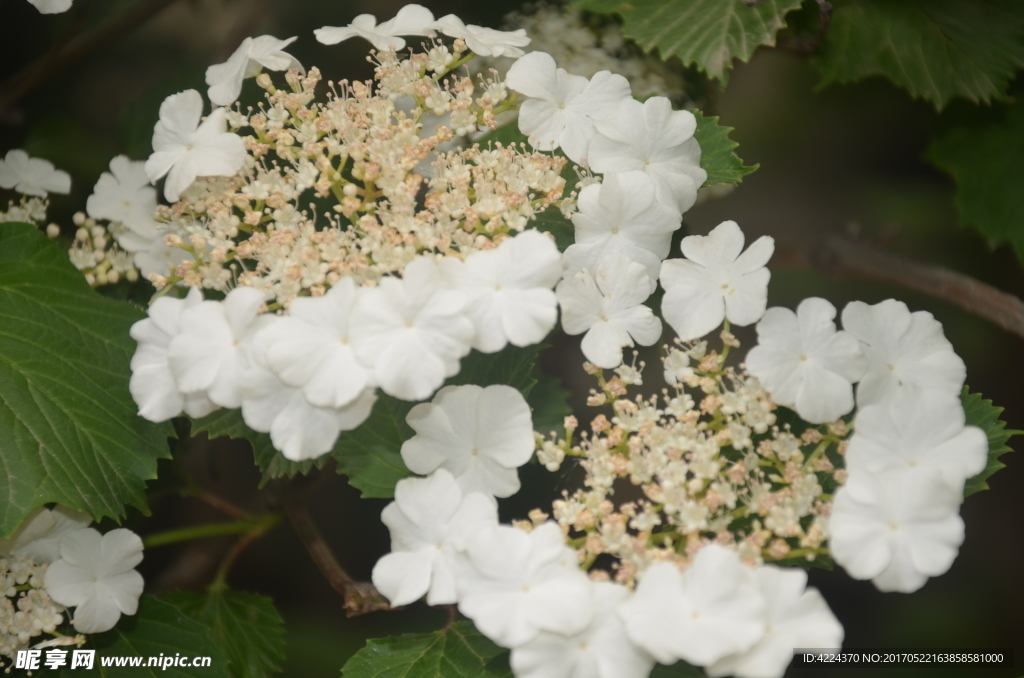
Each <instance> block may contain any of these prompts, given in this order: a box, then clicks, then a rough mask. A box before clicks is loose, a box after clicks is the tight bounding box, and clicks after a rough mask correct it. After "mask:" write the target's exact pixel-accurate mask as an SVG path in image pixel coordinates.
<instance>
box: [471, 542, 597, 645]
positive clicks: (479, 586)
mask: <svg viewBox="0 0 1024 678" xmlns="http://www.w3.org/2000/svg"><path fill="white" fill-rule="evenodd" d="M466 565H467V567H465V568H463V571H461V572H460V573H459V576H458V578H457V579H456V582H455V585H456V587H457V589H458V596H459V611H460V612H462V614H464V615H466V616H467V617H469V618H470V619H472V620H473V623H474V624H475V625H476V627H477V628H478V629H480V632H481V633H483V634H484V635H485V636H487V637H488V638H490V639H491V640H492V641H494V642H495V643H497V644H498V645H501V646H502V647H508V648H516V647H520V646H521V645H524V644H525V643H528V642H530V641H531V640H533V639H534V638H536V637H537V634H539V633H540V632H541V631H550V632H552V633H561V634H565V635H574V634H576V633H579V632H581V631H583V629H585V628H586V627H587V626H589V625H590V622H591V621H592V619H593V616H594V609H593V608H594V603H593V600H592V595H593V594H592V591H591V587H592V586H593V584H592V583H591V581H590V579H589V578H588V577H587V575H585V574H583V572H581V571H580V570H579V568H578V567H577V560H576V552H575V551H573V550H572V549H571V548H569V547H568V546H566V545H565V541H564V540H563V537H562V530H561V528H559V527H558V525H557V524H556V523H551V522H548V523H544V524H543V525H541V526H539V527H537V528H536V529H534V530H533V531H532V532H530V533H526V532H523V531H521V530H517V529H516V528H514V527H509V526H507V525H499V526H497V527H493V528H490V529H488V530H484V531H483V532H481V533H480V534H478V535H477V536H476V537H474V538H473V539H472V540H470V542H469V544H468V546H467V549H466Z"/></svg>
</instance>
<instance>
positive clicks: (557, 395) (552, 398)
mask: <svg viewBox="0 0 1024 678" xmlns="http://www.w3.org/2000/svg"><path fill="white" fill-rule="evenodd" d="M570 395H571V394H570V393H569V391H568V390H566V389H564V388H562V382H560V381H559V380H558V379H557V378H555V377H549V376H547V375H540V377H539V378H538V379H537V383H536V384H534V386H533V388H532V389H530V395H529V396H528V397H527V398H526V401H527V402H528V403H529V404H530V407H532V408H533V430H534V431H537V432H538V433H543V434H545V435H546V434H548V433H551V432H552V431H554V432H556V433H558V434H559V435H561V434H562V433H563V432H564V431H565V427H564V426H562V421H563V420H564V419H565V418H566V417H567V416H569V415H570V414H572V408H571V407H569V396H570Z"/></svg>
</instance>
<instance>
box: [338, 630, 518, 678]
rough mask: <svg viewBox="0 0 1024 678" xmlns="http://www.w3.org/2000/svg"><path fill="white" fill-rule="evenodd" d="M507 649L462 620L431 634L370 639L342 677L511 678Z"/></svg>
mask: <svg viewBox="0 0 1024 678" xmlns="http://www.w3.org/2000/svg"><path fill="white" fill-rule="evenodd" d="M507 652H508V651H507V650H503V649H501V648H500V647H498V646H497V645H495V644H494V643H492V642H491V641H489V640H488V639H487V638H485V637H484V636H483V635H482V634H481V633H480V632H479V631H477V630H476V628H475V627H474V626H473V624H472V623H471V622H468V621H462V622H458V623H456V624H452V625H451V626H449V627H447V628H445V629H442V630H440V631H435V632H433V633H417V634H406V635H404V636H389V637H387V638H380V639H373V640H369V641H367V643H366V647H364V648H363V649H361V650H360V651H359V652H357V653H356V654H355V655H353V657H352V658H351V659H349V660H348V662H346V664H345V666H344V668H342V670H341V675H342V676H343V678H506V677H507V678H511V676H512V673H511V671H509V669H508V661H507V656H508V654H507Z"/></svg>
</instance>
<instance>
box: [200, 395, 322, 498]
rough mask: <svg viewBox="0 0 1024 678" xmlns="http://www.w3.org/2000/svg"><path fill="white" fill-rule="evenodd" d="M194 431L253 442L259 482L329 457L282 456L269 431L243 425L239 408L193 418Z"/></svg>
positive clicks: (307, 467)
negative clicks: (299, 457)
mask: <svg viewBox="0 0 1024 678" xmlns="http://www.w3.org/2000/svg"><path fill="white" fill-rule="evenodd" d="M197 433H205V434H207V435H208V436H209V437H210V439H211V440H213V439H214V438H222V437H228V438H233V439H235V440H247V441H249V444H250V445H252V453H253V458H254V459H255V461H256V465H257V466H259V468H260V470H261V471H262V472H263V480H262V482H261V483H260V484H261V486H262V485H263V484H265V483H266V482H267V481H268V480H270V479H271V478H280V477H281V476H288V477H291V476H294V475H297V474H299V473H309V470H310V469H312V468H313V467H314V466H315V467H316V468H323V466H324V464H326V463H327V460H328V458H329V457H327V456H326V455H325V456H322V457H320V458H318V459H313V460H308V459H307V460H306V461H298V462H296V461H289V460H288V459H285V457H284V455H283V454H281V453H280V452H278V451H277V450H276V449H274V444H273V443H272V442H271V441H270V436H269V435H268V434H266V433H257V432H256V431H253V430H252V429H251V428H249V427H248V426H247V425H246V423H245V420H243V419H242V411H241V410H224V409H221V410H217V411H216V412H213V413H211V414H208V415H206V416H205V417H203V418H202V419H197V420H195V421H193V422H192V435H195V434H197Z"/></svg>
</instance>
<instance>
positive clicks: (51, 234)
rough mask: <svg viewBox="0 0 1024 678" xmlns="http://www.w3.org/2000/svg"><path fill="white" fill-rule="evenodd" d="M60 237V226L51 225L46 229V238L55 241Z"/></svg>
mask: <svg viewBox="0 0 1024 678" xmlns="http://www.w3.org/2000/svg"><path fill="white" fill-rule="evenodd" d="M59 235H60V226H58V225H57V224H50V225H49V226H47V227H46V237H47V238H49V239H50V240H53V239H55V238H56V237H57V236H59Z"/></svg>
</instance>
